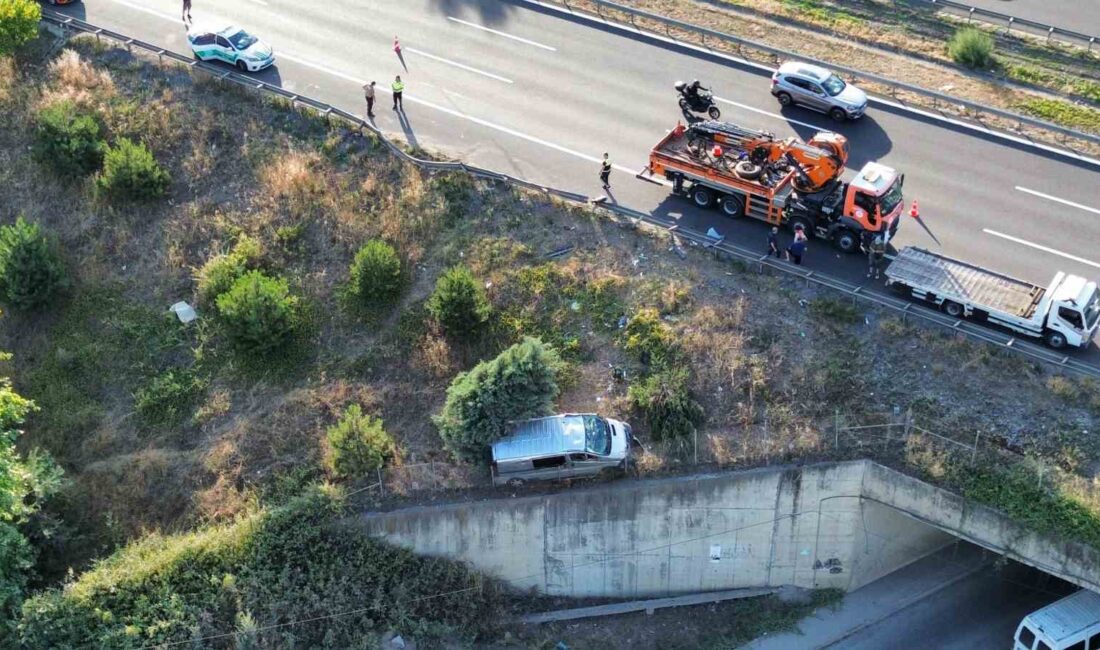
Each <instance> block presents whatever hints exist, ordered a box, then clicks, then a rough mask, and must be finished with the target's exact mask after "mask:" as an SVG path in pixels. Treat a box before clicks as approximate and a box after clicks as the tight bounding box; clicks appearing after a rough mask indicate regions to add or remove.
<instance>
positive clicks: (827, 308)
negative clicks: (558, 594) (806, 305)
mask: <svg viewBox="0 0 1100 650" xmlns="http://www.w3.org/2000/svg"><path fill="white" fill-rule="evenodd" d="M810 314H811V315H812V316H813V317H814V318H815V319H817V321H818V322H826V321H832V322H834V323H836V324H838V325H855V324H856V323H858V322H860V320H861V318H860V316H861V314H860V312H859V310H858V309H856V306H855V305H853V304H852V303H850V302H848V301H845V300H840V299H837V298H814V299H813V300H811V301H810Z"/></svg>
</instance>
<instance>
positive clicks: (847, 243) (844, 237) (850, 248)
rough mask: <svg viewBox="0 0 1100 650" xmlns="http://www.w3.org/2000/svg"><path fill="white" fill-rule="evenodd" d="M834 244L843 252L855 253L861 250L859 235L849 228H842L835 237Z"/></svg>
mask: <svg viewBox="0 0 1100 650" xmlns="http://www.w3.org/2000/svg"><path fill="white" fill-rule="evenodd" d="M833 244H834V245H835V246H836V247H837V250H839V251H840V252H841V253H854V252H856V251H857V250H859V237H857V236H856V234H855V233H854V232H852V231H851V230H848V229H847V228H841V229H840V230H838V231H837V233H836V235H835V236H834V237H833Z"/></svg>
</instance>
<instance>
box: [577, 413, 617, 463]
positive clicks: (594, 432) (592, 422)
mask: <svg viewBox="0 0 1100 650" xmlns="http://www.w3.org/2000/svg"><path fill="white" fill-rule="evenodd" d="M583 417H584V440H585V445H586V446H587V447H588V451H590V452H592V453H594V454H599V455H601V456H606V455H608V454H610V453H611V429H610V428H609V427H608V426H607V421H606V420H604V419H603V418H601V417H599V416H596V415H585V416H583Z"/></svg>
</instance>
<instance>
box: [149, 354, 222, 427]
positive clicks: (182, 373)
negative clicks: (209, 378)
mask: <svg viewBox="0 0 1100 650" xmlns="http://www.w3.org/2000/svg"><path fill="white" fill-rule="evenodd" d="M204 389H205V383H204V382H203V381H202V379H201V378H199V377H198V376H197V375H196V374H195V372H194V371H193V370H191V369H189V368H170V369H169V370H167V371H165V372H163V373H161V374H159V375H157V376H156V377H153V379H152V380H150V381H149V383H147V384H146V385H144V386H142V387H141V388H140V389H139V390H138V391H137V393H136V394H135V395H134V409H135V410H136V411H137V413H138V415H139V416H140V417H141V419H142V420H144V421H145V422H148V423H149V424H162V425H163V424H174V423H176V422H179V420H180V418H182V417H183V416H184V415H186V414H187V412H188V411H189V410H190V409H191V408H192V407H193V406H194V405H195V402H196V401H197V400H198V397H199V395H201V394H202V391H203V390H204Z"/></svg>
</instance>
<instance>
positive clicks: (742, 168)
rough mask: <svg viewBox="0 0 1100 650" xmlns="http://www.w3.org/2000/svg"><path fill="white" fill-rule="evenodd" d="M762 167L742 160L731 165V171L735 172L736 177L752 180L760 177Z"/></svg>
mask: <svg viewBox="0 0 1100 650" xmlns="http://www.w3.org/2000/svg"><path fill="white" fill-rule="evenodd" d="M763 171H764V168H763V167H761V166H760V165H757V164H756V163H753V162H749V161H748V160H742V161H741V162H739V163H737V164H736V165H735V166H734V167H733V173H735V174H737V177H738V178H743V179H745V180H747V181H754V180H756V179H758V178H760V174H761V173H763Z"/></svg>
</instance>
